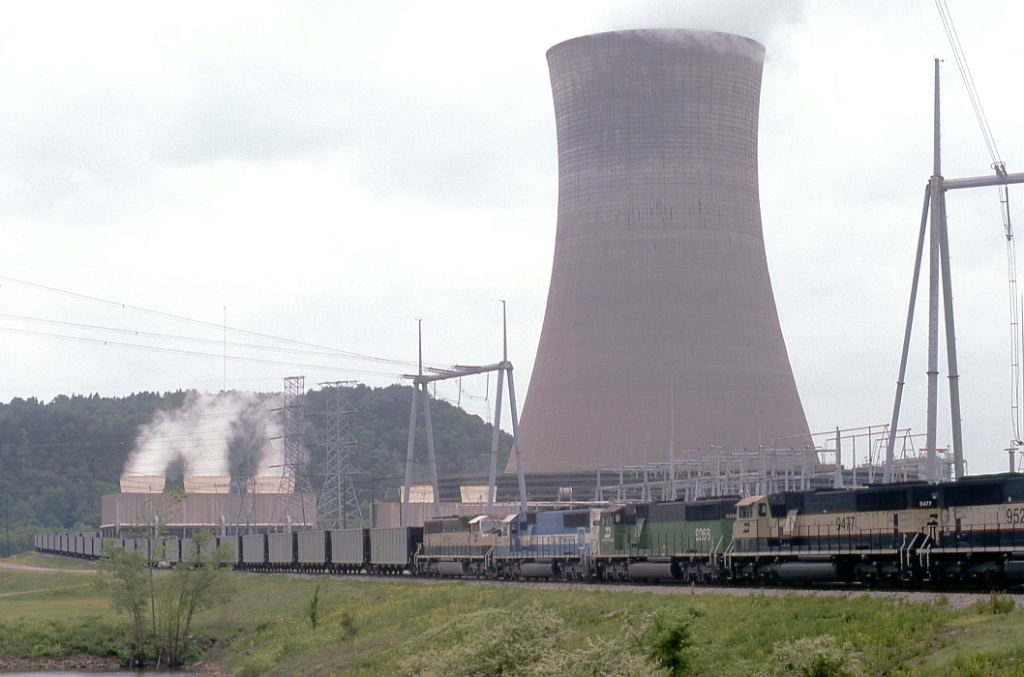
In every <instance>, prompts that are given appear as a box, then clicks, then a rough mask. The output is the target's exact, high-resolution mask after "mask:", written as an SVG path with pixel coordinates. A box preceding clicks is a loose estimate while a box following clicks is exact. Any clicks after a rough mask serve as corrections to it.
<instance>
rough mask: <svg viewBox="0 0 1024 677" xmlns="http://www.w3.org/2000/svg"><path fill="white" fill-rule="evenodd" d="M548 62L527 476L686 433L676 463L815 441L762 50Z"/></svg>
mask: <svg viewBox="0 0 1024 677" xmlns="http://www.w3.org/2000/svg"><path fill="white" fill-rule="evenodd" d="M547 58H548V65H549V67H550V71H551V85H552V89H553V92H554V103H555V119H556V124H557V132H558V225H557V232H556V237H555V254H554V266H553V269H552V272H551V287H550V290H549V292H548V303H547V310H546V313H545V316H544V326H543V330H542V332H541V337H540V343H539V345H538V348H537V358H536V362H535V363H534V368H533V376H532V378H531V380H530V386H529V391H528V393H527V397H526V402H525V403H524V407H523V415H522V422H521V425H520V434H521V438H520V439H521V441H522V449H523V459H524V465H525V467H526V469H527V470H529V471H531V472H547V471H564V470H590V469H593V468H595V467H596V466H597V463H598V459H599V458H600V459H601V461H602V464H603V465H604V466H605V467H610V466H618V465H619V462H620V458H621V459H622V460H623V461H624V462H625V463H626V464H627V465H630V464H632V465H640V464H642V463H643V461H644V458H645V447H646V457H647V459H648V460H649V461H651V462H663V461H667V460H668V450H669V442H670V439H671V438H672V435H673V429H674V439H675V443H674V447H675V450H676V458H684V457H686V456H687V455H690V456H693V455H694V454H695V453H696V452H695V451H694V450H697V449H700V450H701V453H707V452H708V451H709V450H710V449H711V448H712V446H714V447H716V448H719V449H722V450H726V449H727V448H731V449H733V450H740V449H750V450H753V449H757V448H758V445H759V443H760V444H761V445H763V446H765V447H769V448H770V447H771V445H772V443H773V441H774V440H779V442H778V444H780V446H788V447H793V448H802V447H803V445H804V443H805V441H806V440H807V438H806V436H807V433H808V427H807V420H806V418H805V416H804V411H803V407H802V405H801V403H800V397H799V395H798V393H797V389H796V383H795V381H794V379H793V372H792V369H791V367H790V364H789V357H788V355H787V353H786V345H785V342H784V340H783V337H782V330H781V328H780V327H779V318H778V313H777V312H776V308H775V300H774V298H773V296H772V288H771V280H770V279H769V275H768V262H767V259H766V257H765V249H764V238H763V236H762V233H761V213H760V205H759V201H758V188H757V123H758V104H759V98H760V90H761V69H762V64H763V61H764V47H762V46H761V45H760V44H758V43H757V42H754V41H753V40H749V39H747V38H743V37H739V36H735V35H727V34H723V33H713V32H705V31H683V30H641V31H621V32H612V33H601V34H598V35H588V36H584V37H580V38H576V39H573V40H569V41H567V42H563V43H560V44H558V45H555V46H554V47H552V48H551V49H550V50H549V51H548V53H547ZM782 438H788V439H786V440H784V441H783V440H782ZM687 450H690V451H689V452H688V451H687ZM509 462H510V463H513V459H511V458H510V459H509Z"/></svg>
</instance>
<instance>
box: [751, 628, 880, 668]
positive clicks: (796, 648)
mask: <svg viewBox="0 0 1024 677" xmlns="http://www.w3.org/2000/svg"><path fill="white" fill-rule="evenodd" d="M761 674H762V675H763V677H860V676H861V675H862V674H863V672H862V671H861V666H860V661H859V660H858V659H857V657H856V656H854V655H853V649H852V647H851V646H850V645H849V644H846V643H843V644H840V643H839V641H838V640H837V639H836V638H835V637H833V636H832V635H821V636H820V637H804V638H801V639H798V640H795V641H792V642H786V643H780V644H776V645H775V648H774V649H773V650H772V655H771V656H770V657H769V659H768V664H767V666H766V667H765V670H764V671H763V672H762V673H761Z"/></svg>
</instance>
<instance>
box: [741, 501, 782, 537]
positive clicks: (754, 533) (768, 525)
mask: <svg viewBox="0 0 1024 677" xmlns="http://www.w3.org/2000/svg"><path fill="white" fill-rule="evenodd" d="M780 522H781V520H779V519H776V518H774V517H772V514H771V511H770V510H769V509H768V497H767V496H766V495H763V494H761V495H757V496H747V497H746V498H744V499H741V500H740V501H739V502H738V503H737V504H736V521H735V522H734V523H733V543H735V545H736V549H737V550H740V551H753V550H760V549H765V548H767V547H768V542H767V541H768V539H769V538H771V537H772V535H774V534H776V532H777V531H778V529H777V527H778V526H779V523H780Z"/></svg>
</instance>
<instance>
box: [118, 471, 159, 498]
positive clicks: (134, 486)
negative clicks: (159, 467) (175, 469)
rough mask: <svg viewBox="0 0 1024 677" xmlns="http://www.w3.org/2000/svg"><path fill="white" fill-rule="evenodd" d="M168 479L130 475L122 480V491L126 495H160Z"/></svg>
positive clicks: (155, 476)
mask: <svg viewBox="0 0 1024 677" xmlns="http://www.w3.org/2000/svg"><path fill="white" fill-rule="evenodd" d="M166 483H167V478H166V477H164V476H163V475H128V476H125V477H122V478H121V491H123V492H124V493H126V494H159V493H160V492H162V491H163V490H164V484H166Z"/></svg>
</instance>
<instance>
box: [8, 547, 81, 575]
mask: <svg viewBox="0 0 1024 677" xmlns="http://www.w3.org/2000/svg"><path fill="white" fill-rule="evenodd" d="M0 562H10V563H12V564H19V565H23V566H30V567H41V568H44V569H90V570H95V569H96V562H95V561H94V560H89V559H78V558H76V557H62V556H60V555H47V554H43V553H41V552H34V551H28V552H19V553H18V554H16V555H13V556H11V557H8V558H5V559H0Z"/></svg>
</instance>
